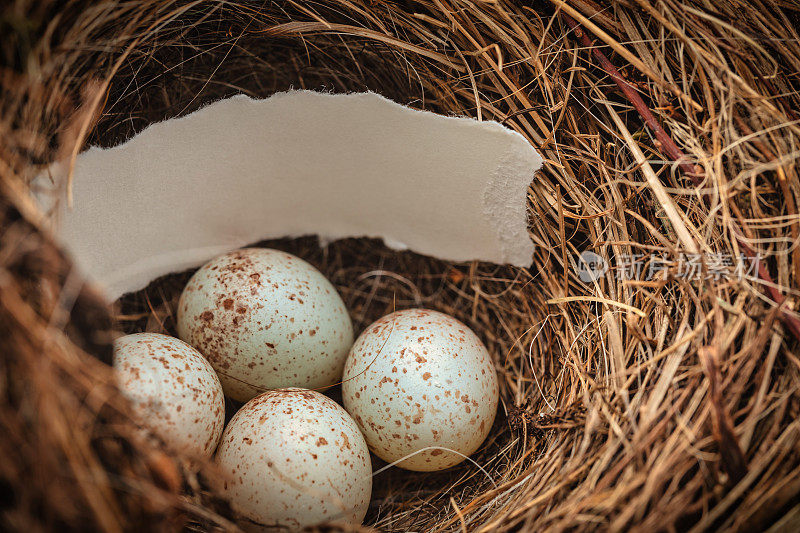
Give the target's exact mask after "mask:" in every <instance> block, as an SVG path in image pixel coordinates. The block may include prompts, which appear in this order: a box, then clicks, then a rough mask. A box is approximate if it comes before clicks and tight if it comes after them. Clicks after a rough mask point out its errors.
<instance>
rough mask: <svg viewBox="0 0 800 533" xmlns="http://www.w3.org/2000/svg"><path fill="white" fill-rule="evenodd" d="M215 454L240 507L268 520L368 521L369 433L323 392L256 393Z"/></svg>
mask: <svg viewBox="0 0 800 533" xmlns="http://www.w3.org/2000/svg"><path fill="white" fill-rule="evenodd" d="M216 460H217V464H218V465H219V466H220V468H221V470H222V473H223V475H225V476H226V481H225V491H226V493H227V495H228V496H229V497H230V499H231V503H232V504H233V506H234V508H235V509H236V510H237V511H239V512H240V513H242V514H243V515H244V516H246V517H247V518H249V519H250V520H253V521H255V522H257V523H259V524H262V525H265V526H269V527H282V528H288V529H290V530H297V529H300V528H303V527H307V526H313V525H316V524H320V523H323V522H328V521H344V522H349V523H352V524H361V521H362V520H363V519H364V515H365V514H366V512H367V508H368V506H369V500H370V494H371V492H372V464H371V462H370V457H369V450H368V449H367V444H366V442H364V437H363V436H362V435H361V433H360V432H359V429H358V426H357V425H356V423H355V422H354V421H353V419H352V418H350V416H349V415H348V414H347V412H346V411H345V410H344V409H342V407H341V406H339V405H338V404H337V403H336V402H334V401H333V400H331V399H330V398H328V397H326V396H324V395H322V394H320V393H318V392H313V391H309V390H305V389H297V388H291V389H284V390H275V391H270V392H267V393H264V394H262V395H260V396H257V397H256V398H253V399H252V400H250V401H249V402H248V403H246V404H245V405H244V406H243V407H242V408H241V409H240V410H239V411H238V412H237V413H236V415H235V416H234V417H233V419H232V420H231V421H230V423H229V424H228V427H227V428H226V429H225V433H224V434H223V436H222V442H221V443H220V446H219V450H218V451H217V457H216Z"/></svg>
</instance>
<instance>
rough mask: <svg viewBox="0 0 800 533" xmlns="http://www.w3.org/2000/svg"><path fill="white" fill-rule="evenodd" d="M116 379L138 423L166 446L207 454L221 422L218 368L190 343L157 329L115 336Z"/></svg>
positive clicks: (222, 403) (216, 439)
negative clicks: (156, 330)
mask: <svg viewBox="0 0 800 533" xmlns="http://www.w3.org/2000/svg"><path fill="white" fill-rule="evenodd" d="M113 366H114V370H115V373H116V378H117V384H118V385H119V388H120V390H121V391H122V393H123V395H125V396H126V397H127V398H128V400H129V401H130V403H131V405H132V408H133V411H134V415H135V416H136V418H137V419H138V420H139V421H140V423H141V424H142V425H143V426H144V427H146V428H147V429H149V430H150V431H152V432H153V433H155V434H156V435H158V436H159V437H160V438H161V439H162V440H163V441H164V442H165V443H166V444H167V445H168V446H169V447H170V448H171V449H173V450H174V451H177V452H179V453H185V454H187V455H195V456H198V457H211V455H212V454H213V453H214V449H215V448H216V447H217V443H218V442H219V438H220V435H222V428H223V426H224V424H225V398H224V396H223V394H222V385H221V384H220V382H219V378H217V374H216V373H215V372H214V369H213V368H211V365H210V364H209V363H208V361H206V360H205V358H204V357H203V356H202V355H200V353H198V352H197V350H195V349H194V348H192V347H191V346H189V345H188V344H186V343H185V342H183V341H181V340H180V339H176V338H174V337H169V336H167V335H161V334H159V333H134V334H132V335H125V336H124V337H120V338H119V339H117V340H116V341H115V342H114V361H113Z"/></svg>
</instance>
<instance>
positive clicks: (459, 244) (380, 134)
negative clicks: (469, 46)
mask: <svg viewBox="0 0 800 533" xmlns="http://www.w3.org/2000/svg"><path fill="white" fill-rule="evenodd" d="M541 164H542V160H541V158H540V157H539V155H538V154H537V152H536V150H534V148H533V147H532V146H531V145H530V144H529V143H528V142H527V141H526V140H525V138H524V137H522V136H521V135H519V134H518V133H515V132H513V131H511V130H509V129H507V128H505V127H504V126H502V125H500V124H498V123H496V122H477V121H475V120H472V119H467V118H453V117H443V116H440V115H436V114H434V113H429V112H423V111H417V110H413V109H410V108H407V107H404V106H402V105H399V104H397V103H394V102H392V101H390V100H387V99H385V98H383V97H381V96H379V95H376V94H373V93H358V94H345V95H333V94H325V93H316V92H311V91H291V92H286V93H280V94H276V95H274V96H272V97H270V98H267V99H265V100H254V99H251V98H249V97H246V96H235V97H232V98H229V99H227V100H221V101H218V102H216V103H213V104H211V105H209V106H207V107H205V108H203V109H201V110H199V111H196V112H194V113H192V114H191V115H188V116H185V117H182V118H178V119H173V120H168V121H166V122H161V123H158V124H153V125H151V126H150V127H148V128H147V129H145V130H144V131H142V132H141V133H139V134H138V135H136V136H135V137H133V138H132V139H131V140H129V141H127V142H126V143H124V144H122V145H120V146H117V147H114V148H110V149H100V148H91V149H89V150H87V151H86V152H84V153H82V154H80V155H79V156H78V158H77V161H76V164H75V169H74V192H73V201H74V207H73V209H71V210H70V209H67V208H66V202H64V201H60V202H59V205H60V206H61V207H60V216H57V217H56V221H57V222H56V224H57V230H56V231H57V234H58V235H59V237H60V239H61V241H62V242H63V243H64V245H65V246H66V247H67V249H68V250H69V251H70V252H71V254H72V255H73V257H74V259H75V261H76V262H77V264H78V265H79V267H80V268H81V269H82V270H83V271H84V273H86V274H87V275H88V276H89V277H90V278H92V279H93V280H94V281H96V282H99V283H100V284H102V285H103V286H104V287H105V289H106V292H107V296H108V297H109V298H110V299H116V298H117V297H119V296H120V295H122V294H124V293H126V292H130V291H134V290H138V289H141V288H143V287H145V286H146V285H147V283H149V282H150V281H152V280H153V279H155V278H157V277H158V276H161V275H164V274H168V273H170V272H176V271H180V270H183V269H186V268H190V267H193V266H197V265H199V264H201V263H203V262H204V261H206V260H208V259H210V258H211V257H213V256H215V255H217V254H220V253H223V252H226V251H229V250H232V249H235V248H238V247H241V246H244V245H247V244H252V243H254V242H258V241H260V240H263V239H270V238H279V237H297V236H303V235H311V234H316V235H319V236H320V238H321V239H322V240H323V241H331V240H335V239H340V238H344V237H380V238H382V239H383V240H384V242H386V243H387V245H389V246H391V247H394V248H400V249H402V248H407V249H410V250H413V251H415V252H419V253H422V254H427V255H431V256H435V257H438V258H441V259H445V260H451V261H467V260H473V259H477V260H483V261H490V262H494V263H501V264H502V263H510V264H513V265H517V266H529V265H530V263H531V254H532V252H533V244H532V242H531V240H530V238H529V236H528V232H527V223H528V220H527V210H526V201H527V189H528V186H529V185H530V182H531V180H532V179H533V176H534V172H535V171H536V170H538V169H539V168H540V167H541ZM52 170H53V171H54V172H60V173H61V174H62V175H63V174H64V172H65V165H56V166H55V167H54V168H53V169H52Z"/></svg>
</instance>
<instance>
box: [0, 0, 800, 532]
mask: <svg viewBox="0 0 800 533" xmlns="http://www.w3.org/2000/svg"><path fill="white" fill-rule="evenodd" d="M550 2H551V3H544V2H543V3H537V4H534V5H531V4H528V3H526V2H518V1H507V0H497V1H479V0H472V1H467V0H463V1H455V0H428V1H422V2H405V1H397V2H373V1H371V0H349V1H348V0H338V1H337V0H325V1H318V2H313V3H305V2H304V3H300V2H291V1H286V2H265V3H262V4H253V3H248V2H240V1H238V0H234V1H230V2H185V1H180V2H177V1H163V0H159V1H155V0H150V1H147V0H146V1H141V2H121V1H108V2H104V3H99V4H98V3H94V2H88V1H76V2H73V3H71V4H69V5H68V6H66V7H59V4H58V3H56V2H48V1H44V2H26V1H23V0H19V1H17V2H12V3H11V4H10V5H8V6H6V7H0V35H2V43H0V53H1V54H2V55H0V58H2V59H0V64H2V69H0V87H2V91H0V94H1V95H2V96H1V97H0V109H1V110H2V111H1V112H0V139H2V142H0V220H1V221H2V222H1V223H0V228H2V232H1V233H0V351H2V353H3V355H4V357H3V358H2V360H0V377H2V380H0V394H1V395H2V401H1V402H0V431H2V434H3V438H2V439H0V480H2V484H0V487H2V491H0V494H2V495H3V498H2V501H3V506H2V510H1V511H0V517H1V518H0V520H2V522H3V525H4V526H5V527H6V528H10V529H16V530H26V531H33V530H42V529H55V528H59V529H102V530H105V531H118V530H127V529H141V528H144V527H147V528H148V529H153V528H154V526H153V525H154V524H156V525H157V527H160V528H163V529H176V528H179V527H181V526H186V527H189V528H191V529H200V530H209V529H215V528H223V529H224V528H230V527H232V523H231V522H230V520H231V519H232V518H233V515H232V513H231V510H230V509H229V508H228V507H227V506H226V505H225V503H224V502H223V501H221V500H220V499H219V498H218V497H216V496H215V494H216V492H215V486H216V485H215V479H216V477H215V475H214V474H215V473H214V471H213V467H210V466H209V465H197V464H193V463H190V462H187V461H186V460H184V459H182V458H174V457H169V456H166V455H165V454H163V453H162V452H159V451H158V448H157V447H154V446H153V445H152V444H151V443H147V442H140V441H137V440H136V437H135V436H134V434H132V432H131V430H130V423H129V422H128V415H127V410H126V406H125V404H124V402H122V401H121V400H120V398H119V397H118V395H117V393H116V391H115V389H114V387H113V385H111V382H110V379H109V372H108V367H107V366H106V365H105V364H103V361H105V362H107V361H108V342H109V340H110V338H111V329H112V325H111V322H110V320H111V319H112V318H116V326H114V327H115V328H118V329H123V330H126V331H134V330H143V329H148V330H153V331H166V332H170V331H172V328H173V322H174V317H173V309H174V303H175V298H176V295H177V294H178V293H179V292H180V289H181V285H182V283H183V282H184V281H185V279H186V274H183V275H176V276H170V277H168V278H166V279H163V280H160V281H158V282H156V283H155V284H153V285H152V286H151V287H149V288H148V289H147V290H145V291H143V292H141V293H139V294H136V295H131V296H128V297H126V298H124V299H123V301H121V302H120V305H119V306H118V307H117V308H116V309H115V310H114V313H115V315H114V316H113V317H112V315H111V314H110V312H109V310H108V309H106V308H105V307H104V306H103V305H101V304H100V303H99V299H98V298H97V297H96V296H95V295H94V293H93V291H92V289H91V288H90V287H87V286H85V285H84V284H83V282H82V280H81V279H80V278H79V276H78V275H76V274H75V273H74V271H73V270H72V269H71V268H70V264H69V262H68V260H67V259H66V258H65V257H64V256H63V255H62V254H61V253H60V252H59V251H58V249H57V247H56V246H55V245H54V244H53V241H52V239H51V238H50V237H49V236H48V235H49V233H48V231H47V227H46V220H45V217H44V216H43V215H42V214H41V213H39V211H38V209H37V207H36V206H35V205H34V204H33V203H32V202H31V201H30V199H29V197H28V195H27V189H28V187H29V184H30V181H31V178H32V177H33V176H34V175H36V174H37V172H38V171H39V169H40V168H41V167H42V165H43V164H45V163H47V162H49V161H52V160H54V159H56V158H64V157H67V158H69V157H72V156H74V154H76V153H78V152H79V151H80V149H82V148H83V147H85V146H86V145H87V144H100V145H106V146H108V145H114V144H117V143H119V142H121V141H123V140H125V139H127V138H129V137H130V136H132V135H134V134H135V133H136V132H138V131H140V130H141V129H143V128H144V127H145V126H147V125H148V124H151V123H153V122H155V121H158V120H162V119H165V118H169V117H175V116H179V115H181V114H185V113H188V112H190V111H192V110H194V109H197V108H198V107H200V106H202V105H204V104H206V103H208V102H210V101H213V100H216V99H218V98H220V97H224V96H227V95H231V94H234V93H245V94H249V95H252V96H257V97H265V96H268V95H270V94H272V93H274V92H276V91H280V90H285V89H288V88H290V87H295V88H309V89H320V90H330V91H337V92H341V91H363V90H367V89H369V90H374V91H376V92H379V93H381V94H383V95H385V96H387V97H389V98H392V99H394V100H396V101H398V102H401V103H404V104H408V105H411V106H413V107H417V108H420V109H427V110H431V111H435V112H438V113H443V114H459V115H467V116H473V117H476V118H480V119H483V120H497V121H500V122H503V123H504V124H506V125H507V126H508V127H510V128H513V129H515V130H516V131H518V132H520V133H521V134H523V135H525V136H526V137H527V138H528V139H529V140H530V141H531V143H532V144H533V145H534V146H536V147H537V148H538V149H540V150H541V152H542V154H543V156H544V157H545V158H546V166H545V169H544V170H543V171H542V172H540V173H539V175H538V176H537V177H536V180H535V181H534V182H533V184H532V185H531V189H530V194H529V201H530V212H531V224H530V235H531V238H532V239H533V240H534V242H535V243H536V244H537V251H536V254H535V257H534V262H533V266H532V268H531V269H529V270H525V269H514V268H507V267H496V266H492V265H487V264H479V263H473V264H458V265H454V264H448V263H444V262H441V261H436V260H432V259H430V258H425V257H421V256H417V255H414V254H411V253H396V252H391V251H389V250H387V249H385V248H384V247H382V246H381V245H380V244H378V243H375V242H372V241H365V240H348V241H343V242H339V243H335V244H333V245H331V246H329V247H328V248H325V249H320V248H319V246H317V244H316V242H315V241H313V240H311V239H300V240H295V241H280V242H273V243H268V244H269V245H270V246H277V247H281V248H283V249H286V250H289V251H292V252H294V253H297V254H299V255H302V256H303V257H305V258H307V259H308V260H310V261H311V262H312V263H314V264H315V265H317V266H318V267H319V268H321V269H322V270H323V271H324V272H325V273H326V274H327V275H328V276H329V277H330V278H331V279H332V280H333V282H334V283H335V284H336V285H337V287H338V288H339V289H340V290H341V291H342V293H343V295H344V297H345V299H346V301H347V303H348V304H349V305H350V307H351V310H352V312H353V316H354V318H355V320H356V324H357V326H358V327H363V326H364V325H366V324H367V323H368V322H369V321H370V320H372V319H374V318H376V317H377V316H379V315H381V314H383V313H385V312H387V311H390V310H391V309H393V308H394V307H409V306H415V305H424V306H427V307H432V308H436V309H441V310H444V311H446V312H449V313H452V314H454V315H456V316H458V317H459V318H461V319H463V320H464V321H466V322H467V323H468V324H469V325H470V326H471V327H473V328H474V329H475V330H476V331H478V332H479V334H480V335H481V336H482V338H483V339H484V340H485V342H486V344H487V346H488V347H489V349H490V351H491V352H492V354H493V356H494V358H495V362H496V365H497V368H498V371H499V372H500V375H501V387H502V406H501V412H500V416H499V419H498V421H497V423H496V424H495V427H494V428H493V432H492V435H491V436H490V438H489V440H488V441H487V443H486V444H485V446H484V447H483V448H482V449H481V450H480V451H479V452H478V453H477V454H476V455H475V456H473V459H474V460H475V462H476V463H477V465H478V466H479V467H480V468H479V467H478V466H476V465H475V464H472V463H465V464H464V465H463V466H460V467H458V468H455V469H452V470H451V471H447V472H443V473H438V474H416V473H407V472H403V471H400V470H398V469H391V468H390V469H388V470H386V471H385V472H382V473H381V474H379V475H378V476H377V477H376V488H375V493H374V495H373V504H372V507H371V509H370V513H369V515H368V523H369V525H370V526H372V527H375V528H379V529H382V530H387V531H405V530H416V531H423V530H425V531H427V530H431V531H463V530H470V531H509V530H518V529H532V530H544V529H553V530H560V529H568V528H569V529H576V530H595V529H598V528H600V529H609V530H619V529H635V530H692V531H704V530H717V529H735V530H744V531H750V530H756V529H764V528H767V527H769V526H770V525H772V524H776V528H780V527H783V528H786V529H784V530H791V529H793V527H792V526H793V525H794V526H796V525H797V524H798V520H800V519H799V518H798V517H800V507H797V506H796V505H797V504H796V502H797V501H798V494H799V493H800V449H799V447H798V441H800V439H799V438H798V437H800V434H799V432H800V422H799V421H798V415H799V414H800V401H799V400H800V398H799V397H798V387H799V386H800V359H798V356H797V346H798V344H797V336H798V335H800V329H798V328H797V326H796V324H797V321H798V315H797V313H795V311H794V303H793V302H794V300H795V298H796V296H797V295H798V280H800V249H798V247H797V246H796V242H797V241H798V237H799V236H800V220H798V212H797V205H798V199H797V195H798V194H800V182H798V175H797V172H798V170H797V164H796V163H797V160H798V156H799V155H800V151H799V150H800V124H798V118H799V117H798V115H797V111H796V110H797V109H798V108H800V105H798V104H800V98H798V92H797V90H796V88H795V87H796V84H797V83H798V82H797V73H798V72H800V40H798V35H797V32H796V30H795V29H794V28H795V27H796V26H797V23H798V21H800V11H798V10H797V7H796V6H794V4H792V3H790V2H785V1H782V0H753V1H747V2H744V1H742V0H727V1H725V2H713V3H709V2H702V1H700V0H685V1H678V0H660V1H659V2H657V3H654V4H651V3H649V2H646V1H645V0H616V1H613V2H611V3H610V4H604V5H602V6H601V5H599V4H596V3H594V2H593V1H592V0H574V1H570V2H563V1H562V0H550ZM659 128H663V131H662V130H660V129H659ZM676 149H677V151H676ZM68 191H69V187H68V185H67V184H66V183H65V184H64V193H65V198H66V197H67V196H68ZM132 231H135V228H132ZM584 250H592V251H595V252H596V253H598V254H600V255H602V256H604V257H605V258H607V259H608V260H609V261H610V263H611V265H612V268H611V269H610V270H609V271H608V272H607V273H606V274H605V275H604V276H603V277H602V278H601V279H599V280H597V281H596V282H590V283H586V282H583V281H581V279H580V278H579V277H578V276H577V274H576V271H575V269H573V268H572V264H571V261H573V260H574V258H575V256H576V255H577V254H578V253H580V252H582V251H584ZM692 252H697V253H698V254H703V255H704V256H705V257H706V258H707V259H708V260H709V261H707V263H706V266H705V267H704V269H705V270H704V271H703V272H704V274H713V268H712V269H711V270H709V267H713V264H712V262H711V261H710V260H711V259H713V258H715V257H716V258H717V259H719V258H720V257H721V256H720V255H719V254H722V256H723V257H724V256H728V257H733V258H736V257H738V255H739V254H740V253H753V254H759V255H760V257H761V258H762V267H763V268H762V271H761V272H759V273H757V274H754V275H750V276H745V277H743V278H741V279H739V278H738V277H735V276H721V277H719V278H717V277H715V276H713V275H710V276H702V279H698V280H694V279H686V278H685V277H681V275H680V271H679V267H680V264H681V263H680V259H681V254H687V253H692ZM632 254H645V262H644V267H643V268H644V272H645V273H647V272H648V270H649V269H651V268H652V269H653V271H654V272H655V273H656V274H657V275H656V276H654V277H653V278H651V279H645V276H644V275H643V276H641V277H640V278H639V279H636V280H630V279H624V276H621V275H620V274H621V272H622V270H621V266H622V263H623V262H624V260H625V259H626V258H627V257H629V256H631V255H632ZM651 254H652V259H647V257H651ZM714 254H717V255H714ZM770 280H771V281H770ZM784 299H785V300H784ZM776 301H778V302H780V303H781V305H780V306H777V305H776V303H775V302H776ZM484 471H485V472H486V473H488V477H487V475H485V474H484ZM489 478H491V479H489ZM776 530H777V529H776Z"/></svg>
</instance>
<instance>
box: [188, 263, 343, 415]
mask: <svg viewBox="0 0 800 533" xmlns="http://www.w3.org/2000/svg"><path fill="white" fill-rule="evenodd" d="M177 329H178V336H179V337H180V338H181V339H183V340H185V341H186V342H188V343H189V344H191V345H192V346H194V347H195V348H197V349H198V350H199V351H200V352H201V353H202V354H203V355H204V356H205V357H206V358H207V359H208V360H209V361H210V362H211V364H212V366H213V367H214V369H215V370H216V371H217V373H218V374H219V376H220V381H221V382H222V387H223V389H224V390H225V394H227V395H228V396H230V397H231V398H233V399H235V400H238V401H242V402H244V401H247V400H249V399H250V398H252V397H254V396H255V395H256V394H259V393H261V392H264V391H265V390H269V389H278V388H285V387H304V388H310V389H324V388H325V387H328V386H330V385H332V384H334V383H336V382H338V381H339V379H340V378H341V375H342V368H343V367H344V361H345V359H346V358H347V352H348V350H349V349H350V346H352V344H353V324H352V322H351V320H350V315H349V314H348V312H347V308H346V307H345V305H344V302H343V301H342V299H341V297H340V296H339V294H338V293H337V292H336V289H335V288H334V286H333V285H332V284H331V283H330V282H329V281H328V280H327V279H325V277H324V276H323V275H322V274H321V273H320V272H319V271H318V270H317V269H315V268H314V267H313V266H311V265H309V264H308V263H306V262H305V261H303V260H302V259H300V258H298V257H295V256H293V255H291V254H288V253H286V252H281V251H278V250H271V249H266V248H245V249H242V250H236V251H234V252H231V253H228V254H225V255H223V256H221V257H218V258H216V259H214V260H213V261H211V262H209V263H207V264H206V265H204V266H203V267H201V268H200V269H199V270H198V271H197V272H196V273H195V274H194V276H192V278H191V279H190V280H189V283H188V284H187V285H186V288H185V289H184V291H183V293H182V294H181V298H180V301H179V303H178V324H177Z"/></svg>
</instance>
